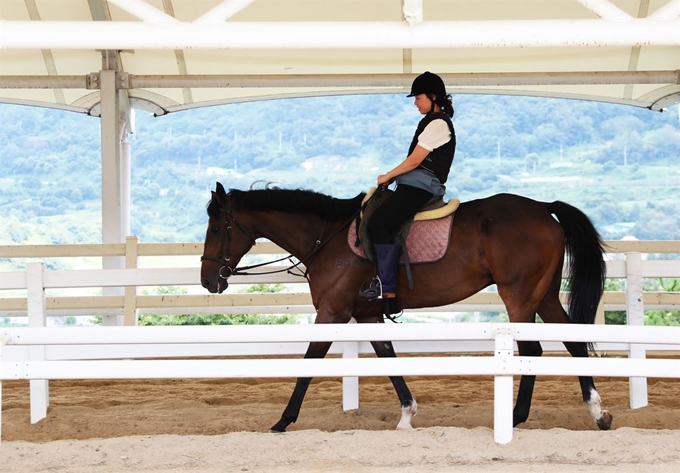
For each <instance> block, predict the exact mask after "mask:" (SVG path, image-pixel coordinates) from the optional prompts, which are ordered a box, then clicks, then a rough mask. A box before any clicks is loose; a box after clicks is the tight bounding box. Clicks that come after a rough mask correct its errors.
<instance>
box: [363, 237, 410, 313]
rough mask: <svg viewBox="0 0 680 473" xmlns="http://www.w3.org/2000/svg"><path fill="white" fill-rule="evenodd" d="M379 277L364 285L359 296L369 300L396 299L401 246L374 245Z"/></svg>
mask: <svg viewBox="0 0 680 473" xmlns="http://www.w3.org/2000/svg"><path fill="white" fill-rule="evenodd" d="M373 249H374V251H375V265H376V266H377V269H378V274H377V276H375V277H373V279H371V280H370V282H369V281H367V282H365V283H364V284H363V286H362V287H361V290H360V291H359V295H360V296H361V297H365V298H367V299H369V300H374V299H378V298H389V297H395V296H396V294H397V271H398V270H399V256H400V252H401V248H400V247H399V245H382V244H377V245H373Z"/></svg>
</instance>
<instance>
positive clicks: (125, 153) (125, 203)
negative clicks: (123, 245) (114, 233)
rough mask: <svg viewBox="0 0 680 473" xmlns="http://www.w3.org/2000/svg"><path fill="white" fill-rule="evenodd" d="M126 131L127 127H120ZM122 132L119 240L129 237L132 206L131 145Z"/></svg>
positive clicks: (125, 134)
mask: <svg viewBox="0 0 680 473" xmlns="http://www.w3.org/2000/svg"><path fill="white" fill-rule="evenodd" d="M121 128H123V129H125V130H127V127H126V126H124V125H121ZM127 137H128V133H127V131H124V132H123V133H122V138H121V140H120V239H121V241H124V240H125V238H127V237H128V236H129V235H130V209H131V206H132V197H131V196H132V183H131V181H132V145H131V144H130V142H129V141H128V140H127Z"/></svg>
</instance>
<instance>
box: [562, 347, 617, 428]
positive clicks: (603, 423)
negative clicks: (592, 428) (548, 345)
mask: <svg viewBox="0 0 680 473" xmlns="http://www.w3.org/2000/svg"><path fill="white" fill-rule="evenodd" d="M564 346H565V347H566V348H567V350H568V351H569V353H571V356H573V357H584V358H587V357H588V346H587V345H586V344H585V343H582V342H564ZM578 381H579V383H580V384H581V394H582V395H583V402H584V403H585V404H586V406H588V409H589V410H590V415H592V416H593V420H594V421H595V423H596V424H597V426H598V427H599V428H600V430H609V429H610V428H611V426H612V420H613V417H612V415H611V414H610V413H609V412H608V411H606V410H602V407H601V406H600V403H601V402H602V399H601V398H600V394H599V393H598V392H597V389H595V383H594V382H593V378H592V376H579V377H578Z"/></svg>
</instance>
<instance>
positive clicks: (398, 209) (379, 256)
mask: <svg viewBox="0 0 680 473" xmlns="http://www.w3.org/2000/svg"><path fill="white" fill-rule="evenodd" d="M431 198H432V194H431V193H430V192H427V191H425V190H422V189H418V188H416V187H412V186H408V185H403V184H402V185H399V186H397V189H396V190H395V191H394V192H393V193H392V194H391V195H390V196H389V197H388V198H387V199H385V202H383V204H382V205H381V206H380V207H379V208H378V209H377V210H376V211H375V213H374V214H373V216H372V217H371V221H370V222H368V232H369V233H370V235H371V241H372V242H373V245H374V249H375V259H376V265H377V273H378V277H377V278H374V279H373V280H372V281H371V283H370V285H369V286H368V287H365V288H363V289H362V290H361V291H360V294H361V295H362V296H363V297H366V298H368V299H376V298H378V297H380V296H382V297H385V298H387V297H395V295H396V290H397V271H398V270H399V250H400V248H399V246H398V245H395V242H394V234H395V232H396V231H397V230H398V229H399V227H400V226H401V224H402V223H404V222H405V221H406V219H408V218H411V217H413V216H414V215H415V214H416V213H417V212H418V211H419V210H420V209H422V208H423V206H424V205H425V204H426V203H427V202H428V201H429V200H430V199H431ZM383 280H384V281H383Z"/></svg>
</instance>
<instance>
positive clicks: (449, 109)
mask: <svg viewBox="0 0 680 473" xmlns="http://www.w3.org/2000/svg"><path fill="white" fill-rule="evenodd" d="M439 106H440V107H441V109H442V110H443V111H444V113H446V114H447V115H448V117H449V118H453V113H454V111H453V99H452V98H451V94H446V97H444V100H442V103H441V104H439Z"/></svg>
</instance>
